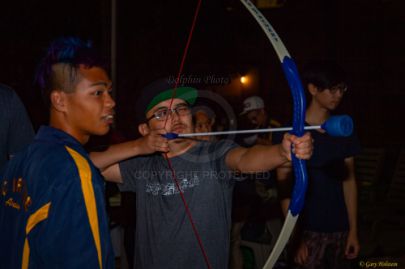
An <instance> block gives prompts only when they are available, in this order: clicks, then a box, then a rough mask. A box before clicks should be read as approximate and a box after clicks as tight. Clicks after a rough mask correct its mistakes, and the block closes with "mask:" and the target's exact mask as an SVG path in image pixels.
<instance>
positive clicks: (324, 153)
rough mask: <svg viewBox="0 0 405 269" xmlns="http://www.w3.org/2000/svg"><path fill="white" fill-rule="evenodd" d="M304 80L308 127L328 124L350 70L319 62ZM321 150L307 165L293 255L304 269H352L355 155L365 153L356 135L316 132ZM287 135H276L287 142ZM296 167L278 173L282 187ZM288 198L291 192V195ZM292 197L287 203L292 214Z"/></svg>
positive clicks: (356, 245)
mask: <svg viewBox="0 0 405 269" xmlns="http://www.w3.org/2000/svg"><path fill="white" fill-rule="evenodd" d="M302 81H303V85H304V87H305V88H306V89H307V90H308V93H309V98H310V103H309V105H308V107H307V110H306V115H305V121H306V125H310V126H311V125H322V124H323V123H324V122H325V121H326V120H327V119H328V118H329V117H330V116H331V114H332V113H333V111H334V110H335V109H336V108H337V107H338V105H339V104H340V102H341V101H342V98H343V97H344V94H345V92H346V91H347V79H346V74H345V72H344V70H343V69H342V68H341V67H340V66H339V65H338V64H337V63H335V62H332V61H321V62H313V63H311V64H309V65H307V67H306V68H304V72H303V76H302ZM311 133H312V137H313V139H314V144H315V145H316V147H315V149H314V154H313V156H312V158H311V159H310V160H309V161H308V162H307V169H308V191H307V195H306V197H305V198H306V199H305V204H304V208H303V210H302V212H301V216H300V219H301V222H300V225H299V226H298V227H299V228H300V229H298V230H301V231H302V232H300V233H296V235H297V237H296V239H297V240H298V248H297V250H296V252H295V253H293V256H294V261H295V262H296V263H297V264H298V265H299V268H308V269H310V268H332V269H333V268H336V269H337V268H339V269H345V268H351V267H352V266H351V262H350V260H352V259H355V258H356V257H357V255H358V253H359V249H360V245H359V240H358V235H357V186H356V177H355V173H354V156H355V155H356V154H358V153H359V152H360V143H359V141H358V138H357V136H356V135H355V134H352V135H351V136H349V137H333V136H330V135H328V134H327V133H325V131H323V130H313V131H311ZM281 139H282V134H279V135H276V136H275V141H281ZM291 174H292V168H291V167H290V166H287V165H285V166H282V167H279V168H278V169H277V176H278V180H279V183H280V184H279V185H280V186H282V185H283V184H284V183H286V185H287V186H289V185H291V183H290V182H289V181H291V180H292V179H291ZM286 193H289V191H287V192H286ZM289 200H290V199H289V197H286V199H283V201H282V206H283V211H284V213H285V214H286V212H287V208H288V204H289Z"/></svg>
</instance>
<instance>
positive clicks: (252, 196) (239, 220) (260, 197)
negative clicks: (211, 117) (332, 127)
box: [231, 95, 282, 269]
mask: <svg viewBox="0 0 405 269" xmlns="http://www.w3.org/2000/svg"><path fill="white" fill-rule="evenodd" d="M239 116H240V118H241V120H242V122H244V123H246V124H245V125H246V127H245V128H247V129H264V128H274V127H280V126H281V124H280V123H279V122H278V121H276V120H273V119H270V117H269V113H268V111H267V109H266V107H265V105H264V101H263V99H262V98H261V97H259V96H256V95H254V96H250V97H248V98H246V99H245V100H244V101H243V111H242V112H241V113H240V114H239ZM237 141H239V143H241V144H242V145H244V146H246V147H251V146H253V145H271V144H272V133H271V132H268V133H262V134H249V135H240V136H238V137H237ZM241 177H242V178H244V180H237V181H236V183H235V188H234V193H233V208H232V232H231V265H232V268H233V269H239V268H240V269H242V268H243V266H244V264H243V262H244V261H243V255H242V250H241V244H242V240H245V241H246V240H247V241H249V240H255V238H247V239H246V238H242V230H244V233H245V234H246V233H247V232H246V231H248V232H250V233H251V234H255V235H256V236H257V238H256V240H258V241H259V240H260V239H259V238H260V236H263V234H264V232H265V229H266V225H267V226H269V225H270V224H269V223H270V222H269V220H273V222H274V220H277V219H280V217H282V214H281V210H279V207H280V206H279V203H278V200H277V188H276V182H275V173H274V171H265V172H264V173H258V174H247V175H241ZM252 223H253V224H254V225H249V224H252ZM246 224H248V225H246ZM272 230H275V229H272ZM271 236H272V237H274V238H276V237H277V236H278V235H277V234H271ZM268 243H269V244H270V242H268ZM258 262H260V261H256V263H258ZM263 262H264V261H263ZM258 266H259V267H260V266H261V264H258Z"/></svg>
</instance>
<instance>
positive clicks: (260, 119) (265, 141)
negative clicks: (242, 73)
mask: <svg viewBox="0 0 405 269" xmlns="http://www.w3.org/2000/svg"><path fill="white" fill-rule="evenodd" d="M239 115H240V116H241V120H242V126H246V129H263V128H275V127H280V126H281V124H280V123H279V122H278V121H277V120H274V119H272V118H270V116H269V113H268V110H266V108H265V106H264V101H263V99H262V98H261V97H259V96H250V97H248V98H246V99H245V100H244V101H243V111H242V113H240V114H239ZM243 129H245V128H243ZM271 140H272V133H271V132H269V133H263V134H253V135H251V134H249V135H245V136H241V137H240V138H239V141H238V142H239V143H242V144H244V145H246V146H252V145H256V144H259V145H271Z"/></svg>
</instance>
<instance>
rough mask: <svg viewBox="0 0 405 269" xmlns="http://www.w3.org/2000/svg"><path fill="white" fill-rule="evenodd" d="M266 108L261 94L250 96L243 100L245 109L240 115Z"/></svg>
mask: <svg viewBox="0 0 405 269" xmlns="http://www.w3.org/2000/svg"><path fill="white" fill-rule="evenodd" d="M262 108H264V101H263V99H262V98H260V97H259V96H250V97H248V98H246V99H245V100H244V101H243V111H242V113H240V114H239V115H240V116H242V115H245V114H246V113H248V112H249V111H252V110H256V109H262Z"/></svg>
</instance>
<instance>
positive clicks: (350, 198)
mask: <svg viewBox="0 0 405 269" xmlns="http://www.w3.org/2000/svg"><path fill="white" fill-rule="evenodd" d="M345 167H346V171H347V178H346V179H345V180H344V181H343V194H344V199H345V204H346V208H347V214H348V220H349V234H348V238H347V242H346V249H345V255H346V257H347V258H348V259H354V258H356V257H357V255H358V254H359V250H360V244H359V240H358V235H357V184H356V176H355V172H354V158H353V157H349V158H346V159H345Z"/></svg>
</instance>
